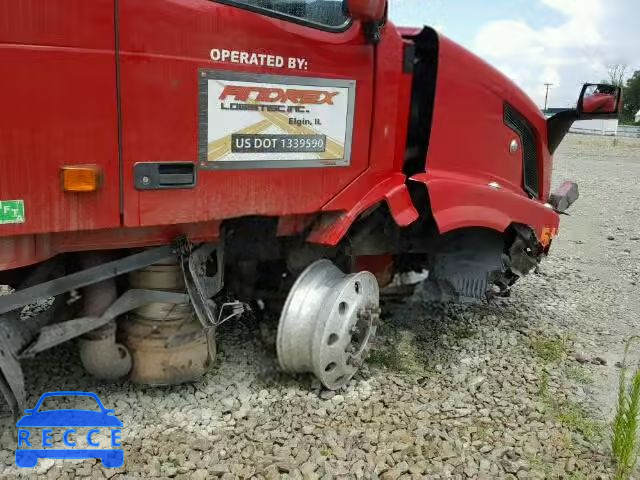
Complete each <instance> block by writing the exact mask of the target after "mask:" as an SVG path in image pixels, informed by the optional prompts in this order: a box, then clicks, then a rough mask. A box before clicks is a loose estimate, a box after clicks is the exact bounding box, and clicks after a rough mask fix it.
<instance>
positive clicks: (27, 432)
mask: <svg viewBox="0 0 640 480" xmlns="http://www.w3.org/2000/svg"><path fill="white" fill-rule="evenodd" d="M74 396H76V397H90V398H93V399H94V400H95V401H96V403H97V404H98V407H99V408H100V411H94V410H83V409H56V410H43V411H40V410H41V406H42V402H43V401H44V400H45V399H47V398H49V397H74ZM24 413H26V415H25V416H24V417H22V418H21V419H20V420H18V423H16V427H18V448H17V449H16V465H17V466H18V467H21V468H32V467H35V466H36V465H37V464H38V459H40V458H52V459H84V458H96V459H100V460H101V461H102V465H103V466H105V467H108V468H118V467H121V466H122V464H123V463H124V450H123V449H122V445H121V443H120V434H121V428H122V422H121V421H120V420H119V419H118V417H116V416H115V412H114V410H109V409H106V408H105V407H104V405H103V404H102V402H101V401H100V398H98V395H96V394H95V393H90V392H48V393H45V394H43V395H42V396H41V397H40V400H38V403H37V404H36V406H35V407H34V408H32V409H27V410H25V411H24ZM74 427H76V428H87V427H88V428H90V430H88V431H87V433H86V437H85V438H86V444H87V446H89V447H93V448H79V446H78V443H81V444H84V440H85V438H78V434H77V431H76V429H75V428H74ZM60 428H64V433H63V435H62V441H63V443H64V447H65V448H54V440H53V429H56V430H58V429H60ZM100 428H103V429H108V430H110V440H111V441H110V446H111V448H109V449H106V448H100V441H99V440H98V439H97V438H96V437H97V436H98V435H100V434H101V433H103V432H101V430H100ZM34 429H38V430H40V429H41V433H40V432H37V431H35V430H34ZM81 441H82V442H81ZM60 446H62V445H60Z"/></svg>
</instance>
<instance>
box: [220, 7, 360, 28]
mask: <svg viewBox="0 0 640 480" xmlns="http://www.w3.org/2000/svg"><path fill="white" fill-rule="evenodd" d="M210 1H213V2H214V3H221V4H222V5H228V6H230V7H236V8H240V9H242V10H247V11H249V12H253V13H257V14H259V15H264V16H267V17H272V18H277V19H279V20H285V21H287V22H290V23H297V24H298V25H302V26H305V27H311V28H314V29H316V30H322V31H324V32H330V33H342V32H346V31H347V30H349V28H351V26H352V25H353V19H352V18H350V17H347V19H346V21H345V23H344V24H342V25H336V26H332V25H325V24H323V23H318V22H313V21H311V20H308V19H306V18H301V17H296V16H294V15H288V14H286V13H282V12H278V11H277V10H270V9H268V8H263V7H258V6H255V5H249V4H247V3H243V2H242V1H239V0H210Z"/></svg>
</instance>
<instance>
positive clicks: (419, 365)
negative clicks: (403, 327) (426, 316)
mask: <svg viewBox="0 0 640 480" xmlns="http://www.w3.org/2000/svg"><path fill="white" fill-rule="evenodd" d="M367 363H368V364H369V365H373V366H377V367H384V368H387V369H389V370H393V371H395V372H400V373H406V374H409V375H420V374H424V373H425V371H427V370H428V366H427V365H426V364H425V362H424V359H423V358H422V356H421V354H420V352H419V350H418V346H417V345H416V341H415V338H414V336H413V335H411V334H408V333H406V332H400V335H399V337H398V338H397V339H394V343H393V344H392V345H391V346H388V347H378V348H374V349H373V350H372V351H371V352H370V353H369V356H368V358H367Z"/></svg>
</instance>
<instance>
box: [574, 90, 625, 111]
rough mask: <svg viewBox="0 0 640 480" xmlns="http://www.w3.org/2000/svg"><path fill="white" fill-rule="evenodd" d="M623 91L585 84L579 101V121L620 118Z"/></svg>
mask: <svg viewBox="0 0 640 480" xmlns="http://www.w3.org/2000/svg"><path fill="white" fill-rule="evenodd" d="M621 110H622V89H621V88H620V87H616V86H613V85H606V84H602V83H585V84H584V85H583V87H582V91H581V92H580V98H579V99H578V119H590V118H618V114H619V113H620V111H621Z"/></svg>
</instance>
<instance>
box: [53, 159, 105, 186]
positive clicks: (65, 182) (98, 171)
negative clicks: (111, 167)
mask: <svg viewBox="0 0 640 480" xmlns="http://www.w3.org/2000/svg"><path fill="white" fill-rule="evenodd" d="M101 185H102V168H100V167H99V166H98V165H65V166H64V167H62V189H63V190H64V191H65V192H95V191H96V190H98V189H99V188H100V186H101Z"/></svg>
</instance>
